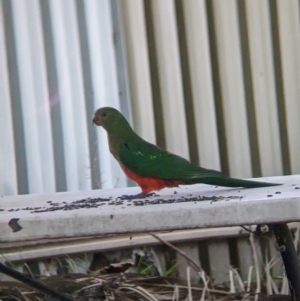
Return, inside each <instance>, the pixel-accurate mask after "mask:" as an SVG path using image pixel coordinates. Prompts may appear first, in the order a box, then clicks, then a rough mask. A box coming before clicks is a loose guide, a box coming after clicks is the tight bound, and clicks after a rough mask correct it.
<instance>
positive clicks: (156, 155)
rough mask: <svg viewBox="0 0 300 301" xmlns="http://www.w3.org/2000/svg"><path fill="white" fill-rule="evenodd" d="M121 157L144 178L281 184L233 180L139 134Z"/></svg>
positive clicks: (243, 184) (122, 148) (237, 184)
mask: <svg viewBox="0 0 300 301" xmlns="http://www.w3.org/2000/svg"><path fill="white" fill-rule="evenodd" d="M119 155H120V160H121V162H122V164H124V165H125V166H126V167H128V168H129V169H130V170H131V171H133V172H134V173H135V174H138V175H139V176H143V177H150V178H160V179H165V180H175V181H184V182H186V184H195V183H204V184H210V185H217V186H227V187H245V188H255V187H265V186H276V185H278V184H273V183H264V182H257V181H249V180H241V179H235V178H229V177H227V176H225V175H224V174H222V173H221V172H219V171H216V170H212V169H206V168H202V167H198V166H195V165H193V164H191V163H190V162H189V161H188V160H186V159H184V158H182V157H180V156H177V155H174V154H171V153H169V152H167V151H165V150H163V149H160V148H158V147H157V146H156V145H153V144H151V143H149V142H147V141H145V140H143V139H142V138H140V137H139V136H137V135H136V136H135V137H132V140H131V139H128V140H127V141H126V142H124V143H122V144H121V145H120V153H119Z"/></svg>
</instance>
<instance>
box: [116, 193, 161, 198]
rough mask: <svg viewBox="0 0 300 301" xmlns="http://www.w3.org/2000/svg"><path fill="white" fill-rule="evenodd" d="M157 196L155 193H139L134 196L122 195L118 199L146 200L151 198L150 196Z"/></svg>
mask: <svg viewBox="0 0 300 301" xmlns="http://www.w3.org/2000/svg"><path fill="white" fill-rule="evenodd" d="M154 195H156V194H155V193H148V194H146V193H143V192H141V193H138V194H132V195H126V194H124V195H122V196H119V197H118V199H121V200H137V199H145V198H147V197H150V196H154Z"/></svg>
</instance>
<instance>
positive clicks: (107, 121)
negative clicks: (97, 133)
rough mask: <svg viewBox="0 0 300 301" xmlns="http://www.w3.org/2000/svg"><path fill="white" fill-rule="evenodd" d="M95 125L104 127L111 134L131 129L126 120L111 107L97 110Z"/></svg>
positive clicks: (94, 118)
mask: <svg viewBox="0 0 300 301" xmlns="http://www.w3.org/2000/svg"><path fill="white" fill-rule="evenodd" d="M93 123H94V124H95V125H98V126H102V127H103V128H104V129H105V130H106V131H107V132H108V133H110V134H111V133H114V132H120V131H123V130H125V129H127V128H128V127H129V128H130V125H129V123H128V122H127V120H126V118H125V117H124V116H123V115H122V114H121V113H120V112H119V111H118V110H116V109H114V108H111V107H103V108H100V109H98V110H96V112H95V113H94V117H93Z"/></svg>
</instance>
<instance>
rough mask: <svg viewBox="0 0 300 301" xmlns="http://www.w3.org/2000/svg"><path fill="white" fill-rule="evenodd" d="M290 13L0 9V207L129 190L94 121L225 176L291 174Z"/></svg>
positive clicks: (294, 153)
mask: <svg viewBox="0 0 300 301" xmlns="http://www.w3.org/2000/svg"><path fill="white" fill-rule="evenodd" d="M299 16H300V1H299V0H288V1H287V0H245V1H237V0H226V1H220V0H207V1H204V0H63V1H61V0H0V95H1V99H0V142H1V144H0V194H1V195H10V194H26V193H43V192H55V191H76V190H89V189H95V188H114V187H125V186H127V185H132V183H129V182H128V180H127V179H126V177H125V175H124V174H123V172H122V171H121V170H120V168H119V167H118V165H117V163H116V162H115V160H114V159H113V157H112V156H111V155H110V154H109V150H108V145H107V141H106V133H105V131H104V130H103V129H101V128H96V127H94V126H92V122H91V118H92V115H93V113H94V111H95V109H97V108H99V107H101V106H112V107H115V108H117V109H119V110H121V111H122V113H123V114H124V115H125V116H126V117H127V118H128V119H129V120H130V122H131V124H132V125H133V127H134V129H135V130H136V132H138V133H139V134H140V135H141V136H142V137H143V138H145V139H146V140H148V141H150V142H153V143H156V144H158V145H159V146H161V147H163V148H166V149H167V150H169V151H171V152H174V153H176V154H178V155H181V156H183V157H185V158H188V159H190V160H191V161H192V162H193V163H194V164H199V165H201V166H203V167H208V168H213V169H218V170H222V171H223V172H224V173H227V174H229V175H231V176H235V177H260V176H276V175H284V174H297V173H300V159H299V153H300V17H299Z"/></svg>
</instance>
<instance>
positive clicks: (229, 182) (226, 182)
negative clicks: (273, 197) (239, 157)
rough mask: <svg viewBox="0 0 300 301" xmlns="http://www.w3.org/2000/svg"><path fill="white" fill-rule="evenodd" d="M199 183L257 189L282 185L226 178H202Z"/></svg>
mask: <svg viewBox="0 0 300 301" xmlns="http://www.w3.org/2000/svg"><path fill="white" fill-rule="evenodd" d="M199 182H200V181H199ZM201 183H204V184H209V185H216V186H225V187H244V188H259V187H268V186H279V185H282V184H276V183H266V182H258V181H250V180H242V179H235V178H227V177H224V178H223V177H209V178H202V179H201Z"/></svg>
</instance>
